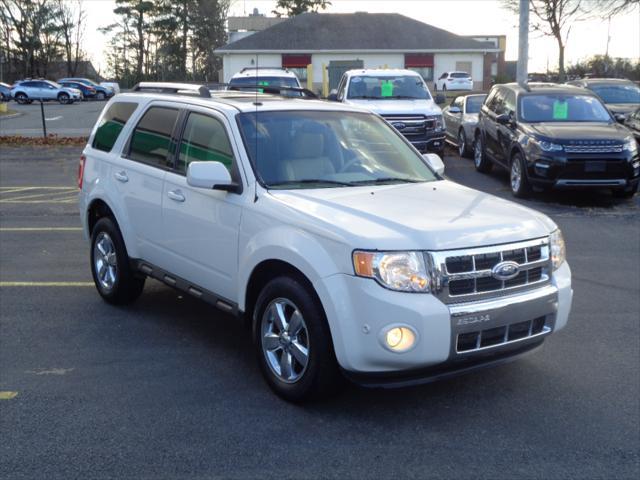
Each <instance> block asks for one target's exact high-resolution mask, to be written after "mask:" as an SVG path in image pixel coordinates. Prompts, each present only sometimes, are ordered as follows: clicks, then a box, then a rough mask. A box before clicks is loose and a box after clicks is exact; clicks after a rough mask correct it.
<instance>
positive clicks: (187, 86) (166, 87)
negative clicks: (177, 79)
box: [131, 82, 211, 98]
mask: <svg viewBox="0 0 640 480" xmlns="http://www.w3.org/2000/svg"><path fill="white" fill-rule="evenodd" d="M131 90H132V91H133V92H156V93H176V94H180V93H183V94H188V95H199V96H200V97H203V98H211V92H210V91H209V88H208V87H206V86H204V85H195V84H193V83H173V82H139V83H137V84H136V85H135V86H134V87H133V88H132V89H131Z"/></svg>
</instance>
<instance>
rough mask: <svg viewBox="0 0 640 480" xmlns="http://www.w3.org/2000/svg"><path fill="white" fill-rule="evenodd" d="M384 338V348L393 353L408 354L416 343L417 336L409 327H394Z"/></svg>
mask: <svg viewBox="0 0 640 480" xmlns="http://www.w3.org/2000/svg"><path fill="white" fill-rule="evenodd" d="M383 337H384V338H383V344H384V346H385V347H387V348H388V349H389V350H391V351H393V352H406V351H408V350H410V349H411V348H413V346H414V345H415V343H416V334H415V333H414V332H413V330H411V329H410V328H408V327H392V328H390V329H389V330H387V331H386V333H385V334H384V336H383Z"/></svg>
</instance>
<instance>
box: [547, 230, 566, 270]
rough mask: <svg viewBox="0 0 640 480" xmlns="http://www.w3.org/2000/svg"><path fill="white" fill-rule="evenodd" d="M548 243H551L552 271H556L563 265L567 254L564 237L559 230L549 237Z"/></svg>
mask: <svg viewBox="0 0 640 480" xmlns="http://www.w3.org/2000/svg"><path fill="white" fill-rule="evenodd" d="M549 241H550V243H551V262H552V263H553V269H554V270H557V269H558V268H560V265H562V264H563V263H564V261H565V258H566V254H567V250H566V247H565V245H564V237H563V236H562V232H561V231H560V229H557V230H556V231H554V232H553V233H552V234H551V235H549Z"/></svg>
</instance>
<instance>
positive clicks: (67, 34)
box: [57, 0, 87, 77]
mask: <svg viewBox="0 0 640 480" xmlns="http://www.w3.org/2000/svg"><path fill="white" fill-rule="evenodd" d="M69 3H70V2H69V1H65V0H57V4H58V21H59V22H60V31H61V33H62V42H63V46H64V54H65V61H66V63H67V76H69V77H75V75H76V72H77V70H78V63H79V62H80V60H81V58H82V56H83V52H82V41H83V39H84V25H85V20H86V16H87V15H86V12H85V10H84V8H83V5H82V0H77V1H76V2H74V3H75V6H74V7H73V8H72V7H71V6H70V5H69Z"/></svg>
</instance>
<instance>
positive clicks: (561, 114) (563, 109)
mask: <svg viewBox="0 0 640 480" xmlns="http://www.w3.org/2000/svg"><path fill="white" fill-rule="evenodd" d="M567 118H569V104H568V103H567V102H566V101H561V100H555V101H554V102H553V119H554V120H566V119H567Z"/></svg>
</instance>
